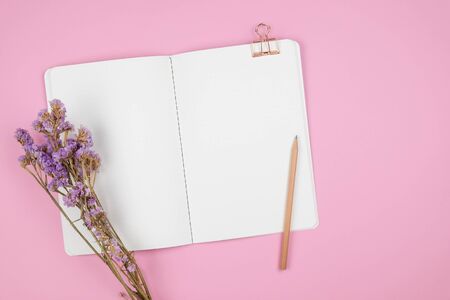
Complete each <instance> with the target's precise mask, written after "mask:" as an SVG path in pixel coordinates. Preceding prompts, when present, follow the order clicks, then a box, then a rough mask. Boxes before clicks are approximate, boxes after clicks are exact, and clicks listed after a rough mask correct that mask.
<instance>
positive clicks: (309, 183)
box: [173, 40, 318, 242]
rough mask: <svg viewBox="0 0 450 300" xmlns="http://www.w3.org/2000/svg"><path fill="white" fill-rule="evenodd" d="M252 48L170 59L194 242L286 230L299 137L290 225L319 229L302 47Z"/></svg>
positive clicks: (285, 44)
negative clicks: (268, 51)
mask: <svg viewBox="0 0 450 300" xmlns="http://www.w3.org/2000/svg"><path fill="white" fill-rule="evenodd" d="M279 48H280V51H281V54H279V55H273V56H264V57H258V58H253V57H252V56H251V51H250V49H251V47H250V45H241V46H234V47H226V48H219V49H210V50H203V51H195V52H190V53H185V54H181V55H176V56H174V57H173V68H174V74H175V89H176V92H177V100H178V107H179V114H180V126H181V135H182V144H183V152H184V162H185V168H186V170H185V171H186V178H187V191H188V199H189V207H190V216H191V222H192V231H193V239H194V242H207V241H214V240H223V239H231V238H239V237H247V236H254V235H261V234H269V233H275V232H280V231H282V228H283V220H284V212H285V206H286V194H287V182H288V170H289V160H290V149H291V145H292V142H293V140H294V137H295V136H296V135H298V137H299V159H298V166H297V177H296V179H297V180H296V185H295V199H294V210H293V219H292V228H293V229H294V230H295V229H308V228H314V227H315V226H317V224H318V216H317V210H316V200H315V189H314V178H313V168H312V160H311V151H310V143H309V134H308V122H307V116H306V108H305V99H304V93H303V83H302V73H301V64H300V53H299V46H298V44H297V43H296V42H294V41H291V40H282V41H280V42H279Z"/></svg>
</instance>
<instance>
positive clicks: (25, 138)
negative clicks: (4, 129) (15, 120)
mask: <svg viewBox="0 0 450 300" xmlns="http://www.w3.org/2000/svg"><path fill="white" fill-rule="evenodd" d="M15 137H16V140H17V141H18V142H19V143H20V144H21V145H22V146H24V147H27V146H28V147H30V146H31V145H33V143H34V141H33V138H32V137H31V135H30V134H29V133H28V131H26V130H25V129H22V128H19V129H17V130H16V134H15Z"/></svg>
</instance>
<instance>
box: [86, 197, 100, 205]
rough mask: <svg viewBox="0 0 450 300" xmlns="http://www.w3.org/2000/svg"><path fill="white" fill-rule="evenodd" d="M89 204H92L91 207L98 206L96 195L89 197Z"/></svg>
mask: <svg viewBox="0 0 450 300" xmlns="http://www.w3.org/2000/svg"><path fill="white" fill-rule="evenodd" d="M86 203H87V205H89V206H91V207H95V206H97V201H96V200H95V198H94V197H89V198H88V199H87V201H86Z"/></svg>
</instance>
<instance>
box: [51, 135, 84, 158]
mask: <svg viewBox="0 0 450 300" xmlns="http://www.w3.org/2000/svg"><path fill="white" fill-rule="evenodd" d="M78 148H79V145H78V143H77V142H76V141H75V140H74V139H71V138H69V139H67V141H66V145H65V146H64V147H62V148H59V149H58V150H57V151H55V152H53V153H52V157H53V159H54V160H55V161H61V160H63V159H67V158H69V157H71V156H72V155H73V154H74V153H75V152H76V150H77V149H78Z"/></svg>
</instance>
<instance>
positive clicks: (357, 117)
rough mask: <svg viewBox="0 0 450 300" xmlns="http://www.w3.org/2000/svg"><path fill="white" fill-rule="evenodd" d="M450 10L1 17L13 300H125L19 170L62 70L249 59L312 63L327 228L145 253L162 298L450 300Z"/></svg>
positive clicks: (282, 9) (314, 7) (51, 12)
mask: <svg viewBox="0 0 450 300" xmlns="http://www.w3.org/2000/svg"><path fill="white" fill-rule="evenodd" d="M449 13H450V4H449V2H448V1H425V0H424V1H387V0H383V1H356V0H355V1H320V0H319V1H298V0H297V1H286V0H279V1H267V0H258V1H254V0H252V1H238V0H230V1H217V0H209V1H201V0H195V1H189V2H181V1H180V2H175V1H160V2H155V1H111V0H108V1H87V0H78V1H48V0H42V1H22V0H21V1H18V0H15V1H5V0H1V1H0V99H1V100H0V101H1V104H2V106H1V108H2V109H1V112H0V114H1V115H0V139H1V141H2V147H1V148H0V151H1V153H0V163H1V166H2V168H1V171H0V176H1V180H0V188H1V204H2V205H1V209H0V244H1V246H0V256H1V258H2V259H1V261H2V267H1V268H0V286H1V288H0V298H1V299H48V300H52V299H55V300H56V299H67V300H71V299H74V300H75V299H77V300H78V299H80V298H81V299H100V300H101V299H118V298H119V296H118V293H119V291H120V286H119V284H117V283H116V282H115V279H114V278H113V276H112V275H111V274H109V271H108V270H107V269H106V268H105V267H104V266H103V265H102V264H101V263H100V262H99V261H98V260H97V258H95V257H69V256H67V255H66V254H65V253H64V250H63V243H62V236H61V228H60V219H59V215H58V213H57V212H56V210H55V208H54V207H53V206H52V204H51V203H50V201H48V199H47V198H46V196H45V195H44V193H43V192H42V191H41V190H40V189H39V188H38V187H37V186H36V184H34V182H32V180H31V178H30V177H29V176H28V175H27V174H25V172H23V171H22V170H21V169H20V168H19V167H18V164H17V162H16V157H17V156H18V155H19V153H20V150H19V147H18V146H17V145H16V143H15V141H14V140H13V138H12V136H13V132H14V130H15V128H16V127H19V126H27V127H29V124H30V122H31V120H32V119H33V118H34V117H35V114H36V112H37V111H38V110H39V109H41V108H43V107H44V106H45V100H44V99H45V97H44V83H43V73H44V71H45V70H46V69H47V68H48V67H51V66H56V65H61V64H70V63H78V62H85V61H95V60H104V59H112V58H122V57H133V56H143V55H158V54H173V53H178V52H182V51H187V50H195V49H204V48H210V47H218V46H227V45H233V44H240V43H247V42H249V41H250V40H252V39H253V36H252V29H253V26H254V25H255V24H257V23H258V22H260V21H261V20H263V21H265V22H267V23H269V24H272V26H273V32H274V35H276V36H278V37H283V38H292V39H295V40H298V41H299V42H300V45H301V47H302V59H303V71H304V77H305V89H306V97H307V105H308V113H309V119H310V133H311V141H312V150H313V156H314V169H315V176H316V185H317V199H318V207H319V215H320V221H321V224H320V226H319V227H318V228H317V229H316V230H314V231H304V232H296V233H294V234H293V235H292V236H291V245H290V246H291V248H290V252H289V265H288V270H287V271H285V272H281V271H279V270H278V260H279V251H280V238H281V236H280V235H271V236H265V237H257V238H249V239H240V240H233V241H226V242H218V243H208V244H200V245H193V246H186V247H178V248H172V249H164V250H156V251H144V252H139V253H138V254H137V258H138V260H139V262H140V264H141V266H142V268H143V270H144V272H145V275H146V277H147V279H148V282H149V284H150V287H151V290H152V292H153V295H154V298H155V299H156V300H160V299H164V300H171V299H185V300H190V299H192V300H202V299H218V300H221V299H318V300H329V299H338V300H339V299H346V300H348V299H409V300H414V299H438V300H439V299H450V285H449V278H450V255H449V253H450V218H449V212H450V201H449V200H450V185H449V184H448V181H449V168H450V157H449V153H450V130H449V129H450V118H449V117H448V115H449V111H450V56H449V55H448V53H450V38H449V36H450V19H449V18H448V15H449Z"/></svg>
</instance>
